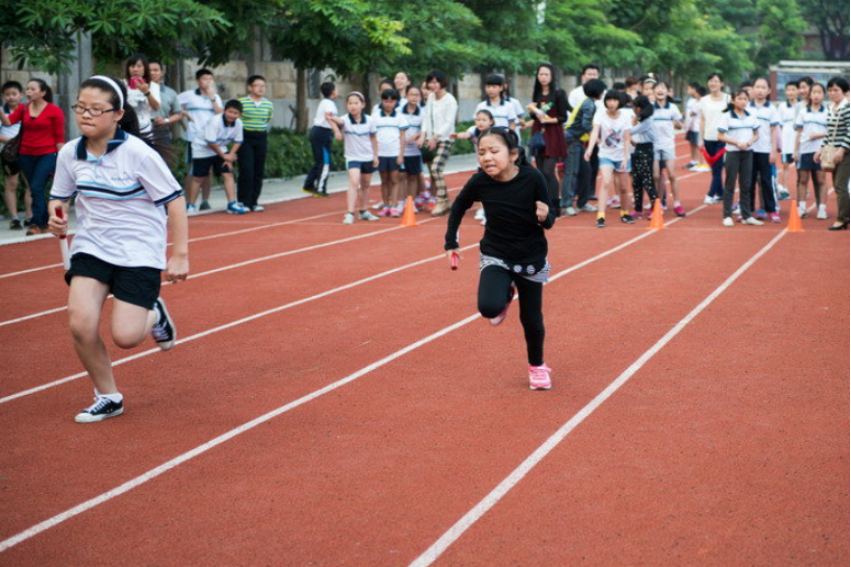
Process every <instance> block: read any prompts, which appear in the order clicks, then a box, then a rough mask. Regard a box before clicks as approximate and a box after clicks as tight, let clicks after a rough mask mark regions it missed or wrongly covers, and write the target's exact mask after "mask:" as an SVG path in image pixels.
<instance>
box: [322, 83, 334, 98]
mask: <svg viewBox="0 0 851 567" xmlns="http://www.w3.org/2000/svg"><path fill="white" fill-rule="evenodd" d="M335 90H337V86H336V85H335V84H334V83H332V82H331V81H328V82H326V83H322V84H321V85H319V92H321V93H322V96H324V97H325V98H330V97H331V94H332V93H333V92H334V91H335Z"/></svg>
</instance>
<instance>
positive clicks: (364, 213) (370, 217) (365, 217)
mask: <svg viewBox="0 0 851 567" xmlns="http://www.w3.org/2000/svg"><path fill="white" fill-rule="evenodd" d="M359 216H360V220H365V221H377V220H378V217H377V216H375V215H374V214H372V213H371V212H369V211H362V212H361V214H360V215H359Z"/></svg>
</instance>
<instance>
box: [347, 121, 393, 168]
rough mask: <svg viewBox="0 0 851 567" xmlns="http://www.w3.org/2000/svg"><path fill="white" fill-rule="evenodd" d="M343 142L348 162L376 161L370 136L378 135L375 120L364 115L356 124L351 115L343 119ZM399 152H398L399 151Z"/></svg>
mask: <svg viewBox="0 0 851 567" xmlns="http://www.w3.org/2000/svg"><path fill="white" fill-rule="evenodd" d="M341 128H342V129H343V141H344V144H345V150H344V152H343V153H344V155H345V157H346V162H350V161H368V162H372V160H374V159H375V154H373V153H372V139H371V138H370V136H372V135H375V134H376V128H375V119H374V118H372V116H369V115H367V114H366V113H362V114H361V117H360V120H359V121H357V122H355V121H354V119H353V118H352V115H351V114H346V115H345V116H344V117H343V125H342V126H341ZM397 151H398V150H397Z"/></svg>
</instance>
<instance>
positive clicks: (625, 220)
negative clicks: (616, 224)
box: [621, 215, 635, 224]
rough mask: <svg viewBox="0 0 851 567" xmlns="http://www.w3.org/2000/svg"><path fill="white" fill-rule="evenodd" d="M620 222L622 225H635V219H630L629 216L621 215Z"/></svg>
mask: <svg viewBox="0 0 851 567" xmlns="http://www.w3.org/2000/svg"><path fill="white" fill-rule="evenodd" d="M621 222H622V223H624V224H635V219H634V218H632V217H631V216H630V215H623V216H622V217H621Z"/></svg>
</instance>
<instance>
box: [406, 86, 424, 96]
mask: <svg viewBox="0 0 851 567" xmlns="http://www.w3.org/2000/svg"><path fill="white" fill-rule="evenodd" d="M411 89H414V90H415V91H417V92H418V93H420V98H423V89H422V87H418V86H417V85H415V84H413V83H411V84H410V85H408V90H407V92H406V93H405V96H408V93H409V92H411Z"/></svg>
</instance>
